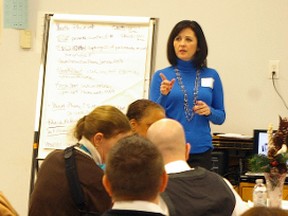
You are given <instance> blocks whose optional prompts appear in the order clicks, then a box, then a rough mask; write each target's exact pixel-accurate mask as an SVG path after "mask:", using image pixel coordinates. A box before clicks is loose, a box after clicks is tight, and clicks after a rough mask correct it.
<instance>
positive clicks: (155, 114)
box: [130, 109, 165, 137]
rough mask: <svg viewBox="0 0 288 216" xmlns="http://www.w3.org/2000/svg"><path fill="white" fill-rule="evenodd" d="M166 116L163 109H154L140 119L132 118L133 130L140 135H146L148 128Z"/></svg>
mask: <svg viewBox="0 0 288 216" xmlns="http://www.w3.org/2000/svg"><path fill="white" fill-rule="evenodd" d="M162 118H165V113H164V112H163V110H160V109H154V110H150V111H149V112H147V113H145V115H144V116H143V117H142V118H141V119H140V120H139V121H136V120H135V119H132V120H130V124H131V127H132V131H133V132H134V133H137V134H139V135H140V136H143V137H146V133H147V130H148V128H149V127H150V126H151V125H152V124H153V123H154V122H156V121H158V120H160V119H162Z"/></svg>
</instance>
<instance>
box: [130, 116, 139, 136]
mask: <svg viewBox="0 0 288 216" xmlns="http://www.w3.org/2000/svg"><path fill="white" fill-rule="evenodd" d="M129 122H130V126H131V129H132V131H133V133H135V132H136V127H137V125H138V124H137V121H136V119H130V120H129Z"/></svg>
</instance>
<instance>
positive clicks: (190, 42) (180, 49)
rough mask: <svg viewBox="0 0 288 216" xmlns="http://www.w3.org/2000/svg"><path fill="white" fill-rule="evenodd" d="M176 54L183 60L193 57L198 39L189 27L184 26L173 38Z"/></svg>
mask: <svg viewBox="0 0 288 216" xmlns="http://www.w3.org/2000/svg"><path fill="white" fill-rule="evenodd" d="M173 45H174V50H175V53H176V56H177V57H178V58H179V59H181V60H183V61H190V60H192V59H193V57H194V55H195V53H196V51H197V46H198V40H197V37H196V36H195V33H194V31H193V30H192V29H191V28H185V29H183V30H182V31H180V32H179V34H178V35H177V36H176V37H175V39H174V43H173Z"/></svg>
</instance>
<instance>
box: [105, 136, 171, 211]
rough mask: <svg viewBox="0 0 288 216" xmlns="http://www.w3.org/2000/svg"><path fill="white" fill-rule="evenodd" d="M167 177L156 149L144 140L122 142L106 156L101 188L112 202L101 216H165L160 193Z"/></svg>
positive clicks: (130, 137)
mask: <svg viewBox="0 0 288 216" xmlns="http://www.w3.org/2000/svg"><path fill="white" fill-rule="evenodd" d="M167 180H168V176H167V174H166V172H165V170H164V162H163V158H162V155H161V153H160V152H159V150H158V149H157V147H156V146H155V145H154V144H153V143H151V142H150V141H149V140H147V139H146V138H143V137H141V136H139V135H132V136H129V137H126V138H123V139H121V140H120V141H119V142H118V143H117V144H116V145H115V146H113V147H112V149H111V150H110V152H109V153H108V158H107V161H106V169H105V174H104V176H103V185H104V187H105V189H106V191H107V192H108V194H109V195H110V196H111V197H112V200H113V202H114V204H113V207H112V209H110V210H108V211H106V212H105V213H104V214H103V216H113V215H115V216H121V215H125V216H128V215H135V216H136V215H155V216H161V215H165V214H164V212H163V211H162V210H161V208H160V206H159V201H160V193H161V192H163V191H164V190H165V187H166V185H167Z"/></svg>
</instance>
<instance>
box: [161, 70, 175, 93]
mask: <svg viewBox="0 0 288 216" xmlns="http://www.w3.org/2000/svg"><path fill="white" fill-rule="evenodd" d="M160 77H161V79H162V82H161V85H160V92H161V94H162V95H168V94H169V93H170V91H171V89H172V88H173V86H174V83H175V79H172V80H168V79H167V78H166V76H165V75H164V74H163V73H160Z"/></svg>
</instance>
